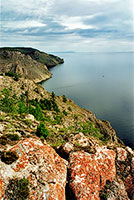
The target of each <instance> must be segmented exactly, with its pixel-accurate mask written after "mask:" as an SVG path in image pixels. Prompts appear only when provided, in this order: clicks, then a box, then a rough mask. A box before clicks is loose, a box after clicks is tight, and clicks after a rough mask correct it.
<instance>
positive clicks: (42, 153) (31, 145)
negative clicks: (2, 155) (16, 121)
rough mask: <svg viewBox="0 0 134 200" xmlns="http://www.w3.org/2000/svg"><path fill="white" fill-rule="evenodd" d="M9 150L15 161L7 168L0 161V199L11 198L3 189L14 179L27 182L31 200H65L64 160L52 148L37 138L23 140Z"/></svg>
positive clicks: (6, 199)
mask: <svg viewBox="0 0 134 200" xmlns="http://www.w3.org/2000/svg"><path fill="white" fill-rule="evenodd" d="M8 150H9V149H8ZM10 151H11V152H16V153H17V154H18V155H19V158H18V160H17V161H15V162H13V163H12V164H10V165H7V164H5V163H4V162H2V161H0V199H2V198H3V199H5V200H9V199H11V196H10V193H8V194H7V192H6V190H7V187H8V185H9V181H10V180H12V179H14V178H18V179H21V178H27V179H28V180H29V191H30V194H29V199H31V200H36V199H44V200H64V199H65V185H66V174H67V173H66V166H67V161H65V160H63V159H62V158H60V157H59V155H58V154H57V153H56V152H55V150H54V149H52V148H51V147H50V146H49V145H47V144H42V142H41V141H40V140H39V139H37V138H27V139H25V140H22V141H20V142H19V143H18V144H16V145H15V146H13V147H12V148H10ZM14 199H16V198H15V197H14Z"/></svg>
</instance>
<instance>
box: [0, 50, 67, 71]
mask: <svg viewBox="0 0 134 200" xmlns="http://www.w3.org/2000/svg"><path fill="white" fill-rule="evenodd" d="M3 50H4V51H18V52H21V53H22V54H25V55H29V56H30V57H31V58H32V59H33V60H36V61H37V62H40V63H42V64H44V65H46V66H47V68H50V67H54V66H56V65H57V64H63V63H64V60H63V59H61V58H59V57H58V56H54V55H51V54H47V53H45V52H41V51H39V50H37V49H33V48H26V47H4V48H0V52H1V51H3Z"/></svg>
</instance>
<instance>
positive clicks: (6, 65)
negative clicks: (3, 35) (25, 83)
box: [0, 48, 64, 83]
mask: <svg viewBox="0 0 134 200" xmlns="http://www.w3.org/2000/svg"><path fill="white" fill-rule="evenodd" d="M63 62H64V61H63V60H62V59H60V58H59V57H56V56H53V55H48V54H46V53H42V52H40V51H38V50H35V49H30V48H1V49H0V73H5V72H12V73H14V74H17V75H19V76H21V77H24V78H28V79H31V80H34V81H35V82H36V83H37V82H41V81H43V80H46V79H48V78H50V77H51V76H52V74H51V72H50V71H49V70H48V67H52V66H55V65H57V64H59V63H63Z"/></svg>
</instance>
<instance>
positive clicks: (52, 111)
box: [0, 76, 134, 200]
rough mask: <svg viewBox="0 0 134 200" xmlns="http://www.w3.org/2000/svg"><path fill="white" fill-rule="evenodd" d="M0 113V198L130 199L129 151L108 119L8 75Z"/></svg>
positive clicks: (1, 82)
mask: <svg viewBox="0 0 134 200" xmlns="http://www.w3.org/2000/svg"><path fill="white" fill-rule="evenodd" d="M0 110H1V111H0V199H3V200H10V199H13V200H21V199H22V200H23V199H31V200H36V199H38V200H43V199H44V200H65V199H66V200H90V199H91V200H100V199H102V200H105V199H107V200H117V199H120V200H128V199H130V200H132V199H134V151H133V150H132V149H131V148H130V147H126V146H125V145H124V144H123V142H122V141H120V139H119V138H117V136H116V133H115V131H114V130H113V128H112V127H111V125H110V123H109V122H108V121H101V120H98V119H96V117H95V116H94V114H93V113H91V112H90V111H87V110H85V109H82V108H80V107H78V106H77V105H76V104H74V102H73V101H71V100H69V99H67V98H66V97H65V96H64V95H63V96H60V97H59V96H56V95H55V94H54V93H53V92H52V93H48V92H47V91H45V90H44V89H43V88H42V87H41V86H40V85H38V84H36V83H34V82H33V81H32V80H28V79H24V78H19V80H17V81H15V80H14V79H13V78H12V77H8V76H0Z"/></svg>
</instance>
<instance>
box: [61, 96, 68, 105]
mask: <svg viewBox="0 0 134 200" xmlns="http://www.w3.org/2000/svg"><path fill="white" fill-rule="evenodd" d="M62 98H63V102H64V103H66V102H67V98H66V96H65V95H63V96H62Z"/></svg>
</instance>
